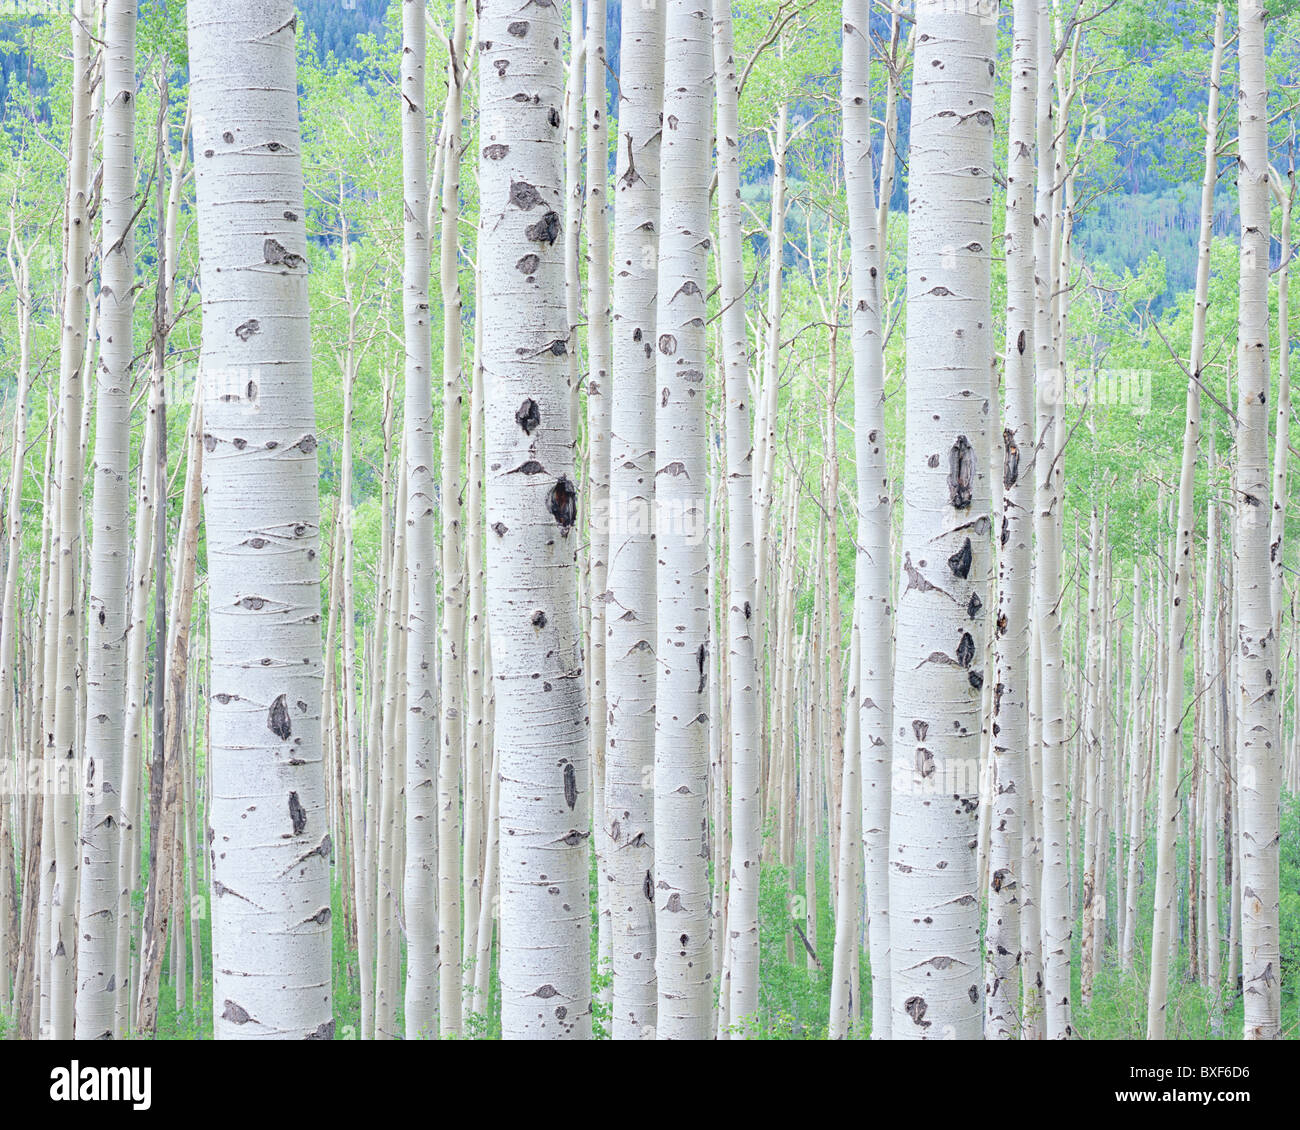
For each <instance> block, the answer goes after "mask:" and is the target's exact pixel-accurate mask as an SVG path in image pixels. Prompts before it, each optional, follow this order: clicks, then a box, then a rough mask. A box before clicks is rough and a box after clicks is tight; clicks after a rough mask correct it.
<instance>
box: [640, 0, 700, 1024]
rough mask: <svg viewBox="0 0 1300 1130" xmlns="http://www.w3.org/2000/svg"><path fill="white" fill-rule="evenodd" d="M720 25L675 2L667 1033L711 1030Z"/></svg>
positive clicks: (666, 308) (662, 514) (661, 856)
mask: <svg viewBox="0 0 1300 1130" xmlns="http://www.w3.org/2000/svg"><path fill="white" fill-rule="evenodd" d="M711 41H712V24H711V21H710V19H709V17H708V13H706V12H704V11H701V10H699V9H697V8H694V7H693V6H692V4H691V3H690V0H668V4H667V10H666V15H665V25H664V111H663V130H664V133H663V157H662V160H663V165H662V170H663V195H662V201H661V206H660V224H659V228H660V237H659V280H658V281H659V287H658V308H657V312H656V319H655V346H656V349H657V353H658V356H657V358H656V380H657V384H658V385H659V387H660V389H661V394H660V396H659V398H658V399H657V401H656V406H655V541H656V544H657V547H658V553H659V559H658V568H657V570H656V594H657V595H656V603H657V605H658V612H657V617H656V619H657V625H658V643H657V648H656V654H657V658H658V676H657V680H656V687H655V764H654V786H655V787H654V792H655V811H654V844H655V929H656V942H655V961H656V965H655V971H656V975H657V977H658V982H659V1004H658V1027H657V1035H658V1036H659V1037H660V1038H661V1039H703V1038H705V1037H706V1036H707V1034H708V1032H709V1026H710V1025H709V1022H710V1007H711V1003H712V1002H711V996H712V986H711V984H710V981H711V977H712V974H711V971H710V968H709V963H708V961H707V955H708V953H709V947H710V936H709V893H710V892H709V876H708V867H707V862H708V846H707V845H708V764H709V762H708V744H707V736H708V729H707V727H708V721H709V720H708V713H707V710H708V697H707V694H708V681H709V680H708V672H709V664H708V655H709V639H708V632H709V600H708V596H709V593H708V545H707V541H706V538H705V524H706V522H707V518H708V494H707V490H708V471H709V468H708V447H707V444H706V442H705V403H704V377H705V372H706V370H707V368H708V361H707V357H706V331H705V288H706V287H707V285H708V279H707V268H708V252H709V182H710V180H711V172H712V170H711V164H712V163H711V161H710V141H711V133H712V130H711V124H712V123H711V116H712V115H711V113H710V110H711V101H712V97H711V96H712V90H711V81H712V78H713V55H712V46H711Z"/></svg>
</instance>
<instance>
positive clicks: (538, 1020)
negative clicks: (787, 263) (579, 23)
mask: <svg viewBox="0 0 1300 1130" xmlns="http://www.w3.org/2000/svg"><path fill="white" fill-rule="evenodd" d="M527 16H528V18H527V19H521V18H520V17H519V12H518V9H517V8H516V7H515V6H514V5H513V4H507V3H504V2H503V0H482V3H481V5H480V9H479V19H480V25H479V26H480V31H479V41H480V42H481V43H482V44H484V53H483V58H482V68H481V71H480V76H481V78H480V85H481V92H482V94H481V97H482V112H481V119H480V144H481V146H482V151H481V158H482V159H481V161H480V165H479V185H480V192H481V198H482V216H483V220H482V223H483V241H482V244H481V245H480V251H479V254H480V256H481V258H482V262H483V264H484V268H483V269H484V279H483V308H482V311H481V314H480V316H481V317H482V318H483V319H484V334H483V373H484V384H485V391H486V400H485V417H486V420H485V431H484V437H485V458H486V464H487V525H488V535H487V567H488V568H487V575H488V586H487V593H488V627H489V635H490V646H491V654H492V670H493V678H494V680H495V685H496V698H497V712H498V717H499V718H501V719H502V720H503V722H504V724H503V725H501V726H499V727H498V728H497V731H496V740H497V742H498V752H499V756H500V800H499V806H500V884H501V902H500V907H501V955H500V976H501V1031H502V1035H503V1036H505V1037H506V1038H507V1039H517V1038H578V1039H581V1038H586V1037H589V1036H590V1034H591V951H590V936H591V921H590V916H589V908H588V903H589V898H588V890H587V888H588V879H589V874H588V846H589V845H588V843H587V839H588V835H589V832H588V827H589V819H590V816H589V805H590V797H589V795H588V790H589V776H588V751H587V727H586V717H585V716H586V711H585V705H586V703H585V694H584V683H583V670H582V656H581V650H580V639H579V632H578V609H577V541H578V532H577V530H578V527H577V521H578V509H577V488H576V486H575V484H574V470H573V461H574V455H573V421H572V418H571V414H570V399H569V389H568V380H567V374H568V363H567V360H566V358H565V353H566V341H567V340H568V338H569V334H568V329H567V325H566V321H567V318H566V311H565V302H564V239H563V236H564V233H563V231H562V230H561V218H560V217H561V211H562V209H563V199H562V198H563V195H564V176H563V144H562V137H561V133H560V130H561V126H562V122H563V119H562V115H561V107H562V105H563V98H564V66H563V52H562V50H561V44H562V40H563V36H564V33H563V29H562V26H561V23H560V19H559V12H558V10H557V9H556V7H555V6H554V5H549V6H547V7H544V8H543V7H531V8H529V9H528V10H527ZM488 44H490V45H491V46H490V47H488V46H487V45H488Z"/></svg>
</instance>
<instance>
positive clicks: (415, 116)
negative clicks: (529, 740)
mask: <svg viewBox="0 0 1300 1130" xmlns="http://www.w3.org/2000/svg"><path fill="white" fill-rule="evenodd" d="M424 20H425V6H424V3H423V2H422V0H403V2H402V92H401V93H402V181H403V197H404V201H405V213H404V214H405V221H404V226H403V232H404V237H405V238H404V251H403V257H402V262H403V269H402V279H403V283H402V287H403V299H402V314H403V321H404V326H405V331H404V340H405V346H406V406H405V436H406V441H405V448H406V522H407V526H408V529H407V534H406V539H407V540H406V591H407V596H406V600H407V611H406V620H405V624H406V646H407V649H408V650H407V662H406V710H407V713H408V717H407V718H406V745H405V750H406V867H405V870H404V873H403V878H402V906H403V909H404V911H405V914H406V992H405V1005H406V1014H405V1020H406V1034H407V1037H408V1038H416V1037H419V1036H424V1037H428V1036H432V1035H433V1034H434V1014H435V1011H436V1008H437V1003H438V985H437V982H438V964H439V957H438V944H437V938H438V919H437V912H436V910H435V893H436V890H437V887H438V882H437V880H438V871H437V866H438V864H437V859H436V856H437V838H438V828H439V825H438V815H439V810H438V796H437V792H436V788H437V786H436V782H435V777H436V775H437V772H438V758H437V752H436V736H435V735H436V730H437V697H436V690H435V684H434V653H435V651H436V650H437V635H436V631H437V624H438V608H437V578H436V575H435V572H434V568H435V564H436V562H437V555H436V549H435V540H434V521H435V518H434V507H435V500H434V496H435V494H436V491H437V487H436V483H435V480H434V463H433V377H432V372H431V369H432V365H433V361H432V357H431V349H430V343H429V259H430V256H431V254H432V250H431V248H430V247H429V231H428V226H427V224H426V211H427V208H428V193H429V185H428V124H427V118H426V114H425V74H424V68H425V38H426V37H425V22H424ZM444 172H445V170H444ZM457 332H459V326H458V327H457ZM459 952H460V951H459V947H457V953H459ZM456 1011H457V1021H458V1020H459V1013H460V1010H459V1009H457V1010H456Z"/></svg>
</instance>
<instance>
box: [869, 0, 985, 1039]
mask: <svg viewBox="0 0 1300 1130" xmlns="http://www.w3.org/2000/svg"><path fill="white" fill-rule="evenodd" d="M995 25H996V7H993V6H989V7H987V8H985V7H984V6H982V5H971V4H968V3H966V2H964V0H930V2H928V3H925V4H922V5H920V6H919V7H918V9H917V55H916V63H915V71H914V75H915V77H914V80H913V90H912V161H911V185H912V188H911V194H912V206H911V210H910V214H909V221H910V222H909V230H908V272H907V277H908V291H909V294H908V323H907V385H908V398H907V438H908V442H907V453H906V460H905V463H904V479H903V495H904V512H903V536H902V554H903V569H904V573H905V577H904V579H903V580H902V581H901V582H900V588H901V589H902V593H901V596H900V597H899V602H898V643H897V652H896V656H895V668H894V671H895V676H894V719H895V733H896V735H897V736H898V738H899V740H898V741H897V743H896V744H895V746H894V751H893V766H894V772H893V795H892V807H891V815H890V852H889V859H890V864H891V866H892V870H891V872H890V877H889V906H890V925H891V933H892V937H891V945H892V956H893V963H892V973H891V977H892V984H891V996H892V1007H893V1020H892V1035H893V1036H894V1038H896V1039H897V1038H903V1039H915V1038H928V1039H936V1038H939V1039H942V1038H950V1039H951V1038H956V1039H975V1038H978V1037H979V1036H980V1034H981V1011H982V1003H983V1002H982V996H981V992H980V980H981V978H980V973H981V963H982V959H981V956H980V944H979V942H980V938H979V933H980V931H979V904H980V899H979V889H978V879H977V876H976V867H975V864H976V860H975V844H976V827H977V818H976V812H977V808H978V788H979V782H978V777H979V773H978V767H979V742H980V717H979V710H980V697H981V692H982V690H983V686H984V678H985V675H986V673H985V672H984V671H983V670H981V669H980V668H981V665H982V658H981V657H982V656H983V655H984V642H983V640H982V638H981V637H982V636H983V635H984V622H985V620H984V616H983V615H982V611H983V609H984V607H985V606H986V605H987V603H988V600H989V596H990V594H989V592H988V575H989V574H988V555H989V552H990V548H991V543H990V529H989V527H990V514H989V506H990V490H991V483H990V481H989V468H988V467H987V466H986V465H984V463H985V460H986V459H987V452H988V451H989V446H988V429H989V426H990V421H989V419H988V412H989V398H990V394H991V388H990V382H989V358H990V357H991V356H992V339H991V331H992V326H991V321H992V319H991V317H990V269H989V267H990V261H991V259H990V256H991V246H990V245H991V242H992V209H991V206H990V200H991V197H992V170H993V69H994V35H995V30H996V27H995Z"/></svg>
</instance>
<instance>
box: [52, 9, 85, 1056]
mask: <svg viewBox="0 0 1300 1130" xmlns="http://www.w3.org/2000/svg"><path fill="white" fill-rule="evenodd" d="M91 18H92V17H91V12H90V10H89V5H88V4H87V3H86V0H76V3H75V4H74V6H73V12H72V128H71V136H70V138H69V143H68V187H67V196H66V199H65V205H66V209H67V211H66V220H65V229H64V259H63V326H62V334H61V338H60V343H59V413H60V417H59V430H60V437H59V442H60V452H61V459H60V465H59V488H58V500H59V501H58V506H59V510H58V514H59V518H58V522H59V538H58V568H57V582H53V583H52V587H53V588H54V589H55V600H56V605H55V607H56V610H57V615H58V629H57V631H58V641H57V645H56V646H57V663H56V671H55V673H54V678H55V681H56V684H57V685H56V687H55V699H54V720H53V726H52V727H50V728H49V729H48V730H47V731H46V732H47V733H48V734H49V735H50V743H49V752H50V755H51V756H52V758H53V759H54V766H53V768H55V769H56V771H57V773H58V774H59V777H60V778H61V780H60V782H59V784H58V785H57V787H56V789H55V792H54V796H53V801H54V803H53V805H50V806H47V807H49V808H52V809H53V813H54V815H53V825H54V827H53V831H54V842H53V843H52V844H51V845H50V846H51V848H52V849H53V859H54V877H53V887H52V888H51V891H50V900H51V901H50V911H49V915H50V933H49V939H48V947H49V960H50V970H49V980H48V982H45V981H44V979H43V981H42V985H43V989H42V991H43V992H44V987H45V986H46V985H48V990H49V1007H50V1033H49V1034H50V1037H51V1038H52V1039H56V1040H68V1039H71V1038H72V1036H73V1031H74V1023H73V1021H74V1008H73V1001H74V995H75V990H76V979H75V973H76V964H75V963H76V949H77V936H76V935H77V905H76V903H77V882H78V857H79V854H80V853H79V850H78V849H79V845H78V842H77V814H76V800H75V794H74V791H73V790H74V789H75V783H74V781H75V772H76V770H77V768H78V767H79V766H80V762H81V758H80V749H79V746H80V743H79V740H78V738H79V735H78V717H77V705H78V704H77V694H78V692H77V686H76V683H77V663H78V659H79V657H80V647H81V617H80V605H81V597H80V592H79V589H80V577H79V575H78V573H79V570H78V567H77V562H78V558H79V556H80V553H81V484H82V478H83V475H82V466H83V464H82V459H81V445H80V428H81V416H82V411H83V404H84V400H85V374H84V371H83V368H82V362H83V360H84V359H85V356H86V268H87V257H88V255H89V250H90V225H91V216H90V203H91V199H90V198H91V184H90V170H89V163H90V144H91V139H90V133H91V110H90V99H91V78H92V75H91V70H92V67H93V63H92V60H91V55H92V51H91V44H90V36H91V32H90V22H91ZM47 690H48V685H47Z"/></svg>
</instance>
